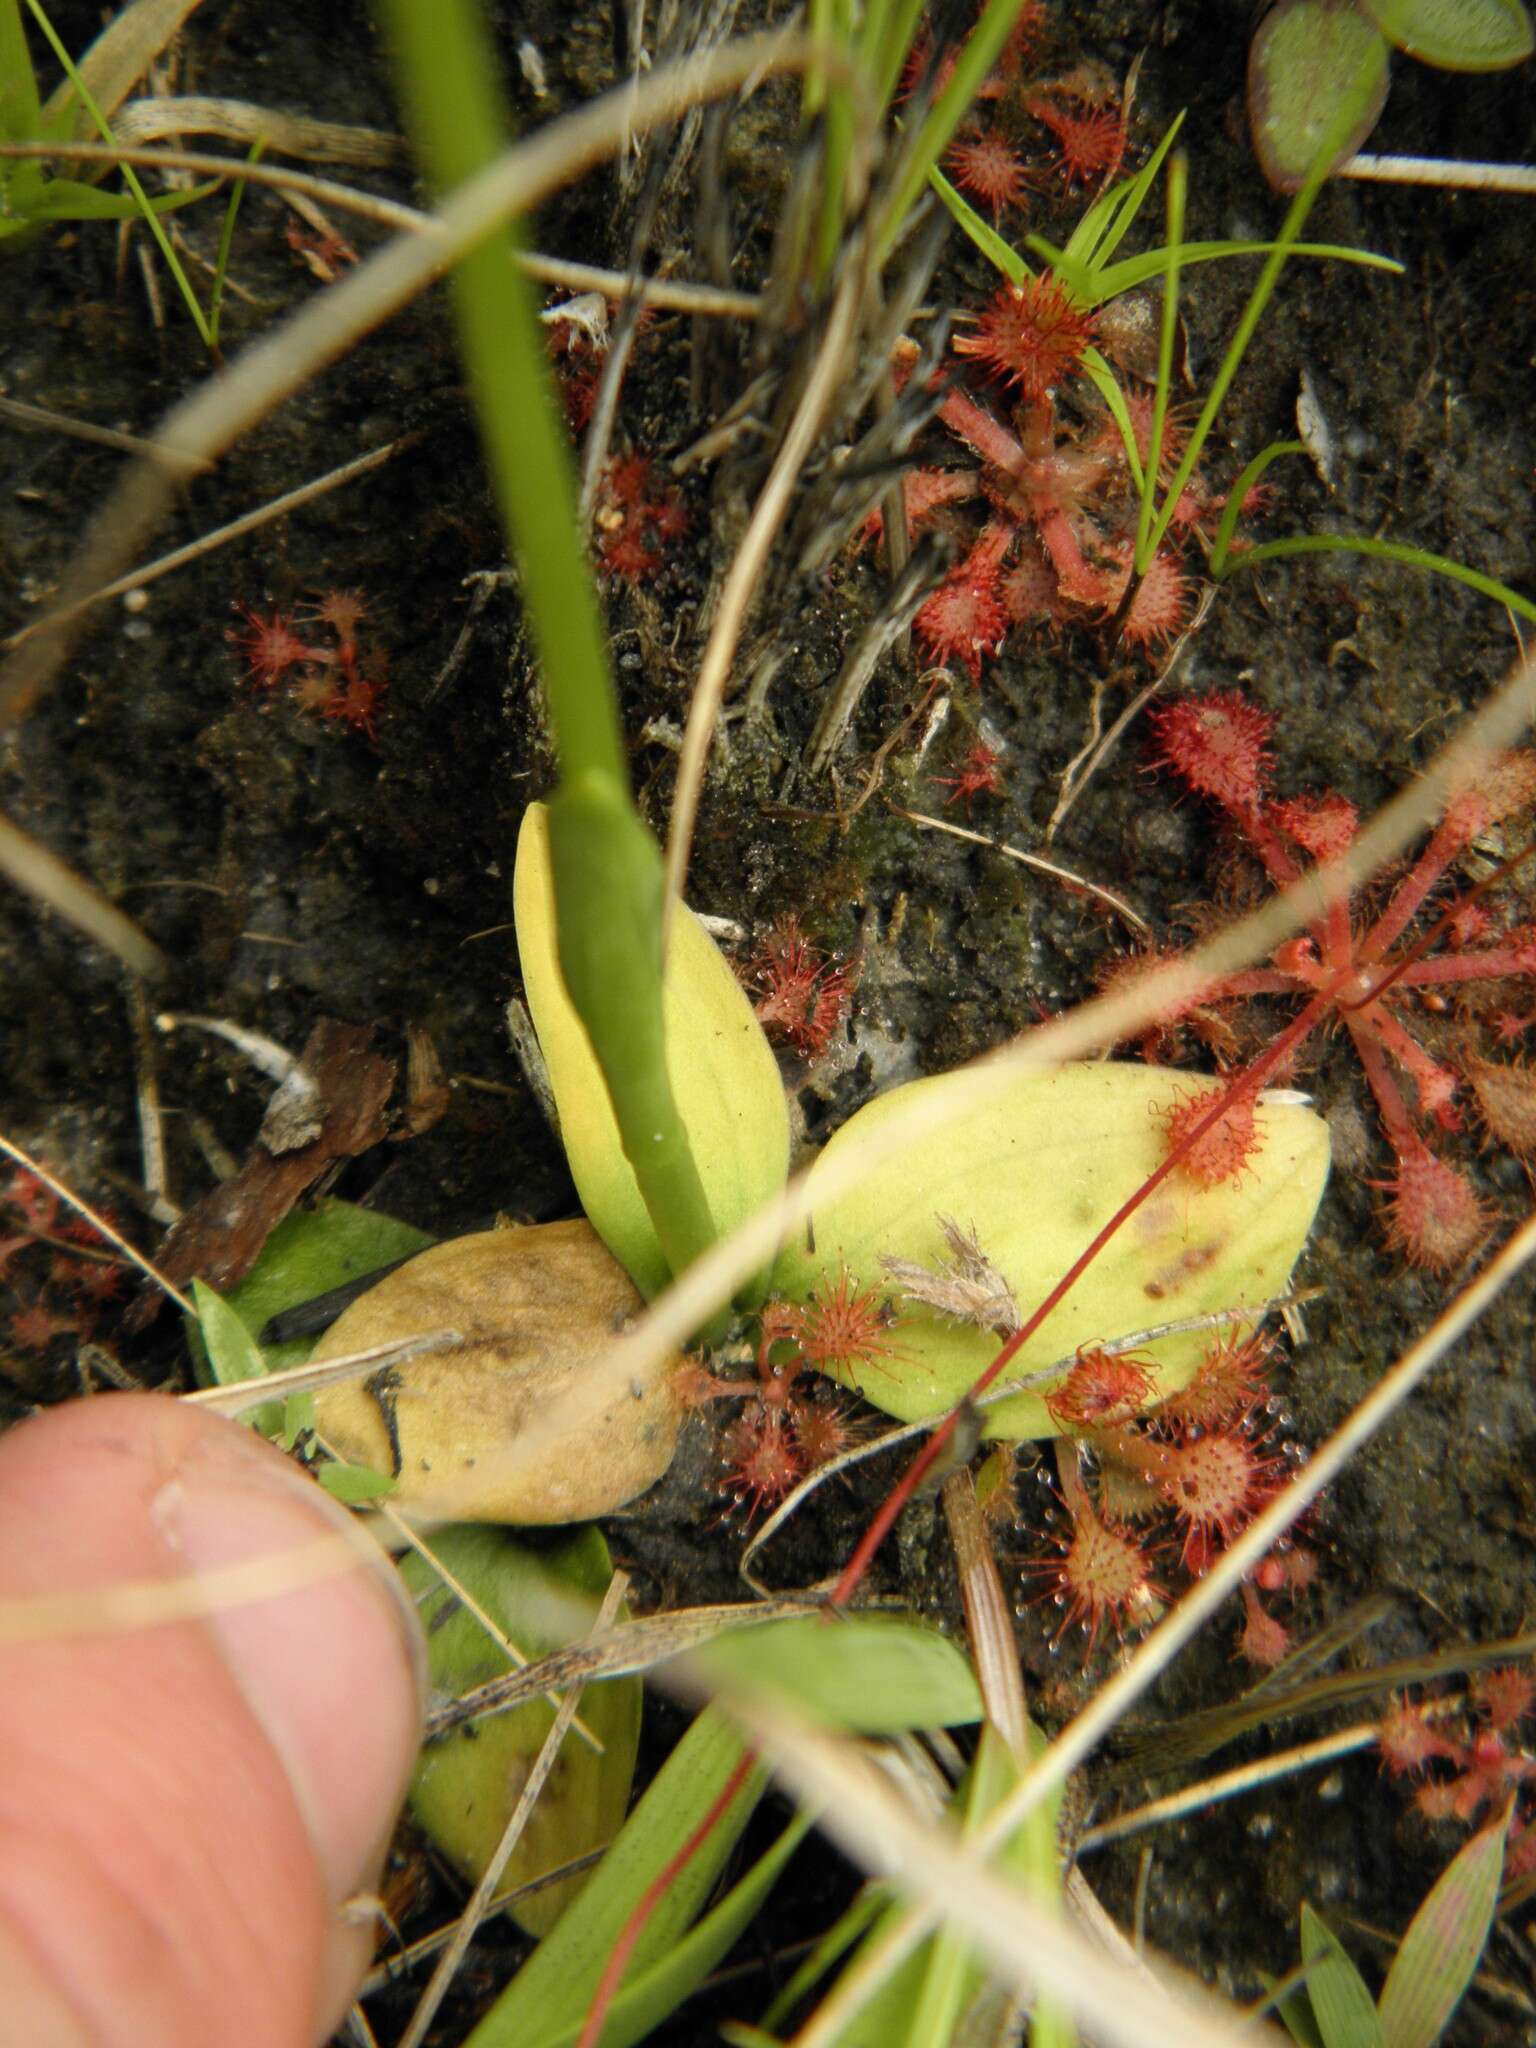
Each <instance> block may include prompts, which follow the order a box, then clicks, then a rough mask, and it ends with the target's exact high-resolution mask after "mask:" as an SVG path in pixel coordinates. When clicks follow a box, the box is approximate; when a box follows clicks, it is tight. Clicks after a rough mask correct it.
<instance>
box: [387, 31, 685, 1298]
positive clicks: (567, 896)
mask: <svg viewBox="0 0 1536 2048" xmlns="http://www.w3.org/2000/svg"><path fill="white" fill-rule="evenodd" d="M383 13H384V17H385V20H386V23H387V25H388V27H389V30H390V33H391V37H392V40H393V42H394V45H395V52H396V70H397V76H398V78H399V81H400V88H401V93H402V96H403V98H404V100H405V103H406V110H407V114H408V116H409V120H410V125H411V127H412V129H413V131H414V132H415V134H416V136H417V138H418V140H419V144H420V147H421V149H422V152H423V155H424V157H425V159H426V162H427V164H428V166H429V168H430V170H431V172H432V175H433V176H434V178H435V180H436V182H437V183H438V184H439V185H440V186H445V187H452V186H454V185H457V184H458V183H460V182H461V181H462V180H463V179H465V178H467V177H469V176H471V175H472V174H473V173H475V172H477V171H479V170H480V169H482V168H483V166H484V165H485V164H487V163H488V162H490V161H491V160H492V158H494V157H495V156H496V154H497V153H498V152H499V150H500V149H501V147H502V146H503V143H504V141H505V135H506V123H505V117H504V109H503V107H502V104H501V101H500V99H499V97H498V93H497V87H496V82H495V81H496V76H497V72H496V55H495V51H494V50H493V48H492V47H491V45H490V43H489V40H488V38H487V36H486V32H485V24H484V22H483V20H482V18H481V16H480V14H479V12H478V10H477V8H476V7H475V6H474V5H473V4H472V0H443V4H442V5H440V6H436V7H431V8H425V7H422V6H420V5H418V4H417V0H385V5H384V8H383ZM509 254H510V252H509V249H508V246H507V238H506V237H504V236H502V235H494V236H491V237H489V238H488V239H487V240H486V241H485V242H483V243H482V244H481V245H480V246H479V247H478V248H476V249H472V250H471V251H470V252H469V253H468V254H467V255H466V256H465V257H464V258H463V259H462V261H461V262H460V263H459V264H458V265H457V266H456V267H455V269H454V272H453V276H452V280H451V282H452V292H453V301H454V310H455V313H456V315H457V319H458V325H459V337H460V346H461V348H462V351H463V354H464V359H465V363H466V365H467V367H468V371H469V378H470V382H471V385H472V386H473V389H474V394H475V404H476V410H477V413H478V416H479V422H480V431H481V436H482V439H483V441H484V444H485V450H486V455H487V458H488V461H489V463H490V469H491V478H492V483H493V485H494V488H495V491H496V495H497V500H498V503H499V505H500V508H501V515H502V520H503V523H504V525H505V528H506V532H507V534H508V537H509V540H510V543H511V547H512V552H513V554H514V556H515V558H516V561H517V564H518V568H519V571H520V573H521V579H522V598H523V604H524V608H525V611H526V613H527V617H528V621H529V626H530V628H531V631H532V634H533V639H534V642H535V645H536V647H537V649H538V654H539V659H540V666H541V670H542V675H543V681H544V688H545V693H546V698H547V702H548V707H549V716H550V723H551V725H552V727H553V729H554V738H555V747H556V751H557V753H558V755H559V760H560V771H561V783H560V788H559V790H558V791H557V792H556V795H555V797H554V799H553V800H552V802H551V804H550V841H551V850H552V859H553V865H554V869H555V894H556V915H557V922H558V926H559V946H560V964H561V970H562V972H563V974H564V976H565V979H566V985H567V988H568V989H569V992H570V996H571V1000H572V1002H573V1003H574V1004H575V1005H576V1008H577V1010H578V1012H579V1013H580V1015H581V1018H582V1022H583V1024H584V1025H585V1026H586V1028H587V1031H588V1033H589V1035H590V1036H591V1039H592V1045H593V1049H594V1051H595V1052H596V1054H597V1058H598V1061H599V1064H600V1065H601V1066H602V1068H603V1072H604V1079H605V1080H606V1082H607V1084H608V1091H609V1094H610V1096H611V1097H612V1101H613V1108H614V1115H615V1117H616V1119H617V1121H618V1125H619V1129H620V1133H621V1135H622V1139H623V1143H624V1148H625V1152H626V1155H627V1156H628V1157H629V1159H630V1160H631V1163H632V1164H633V1166H634V1170H635V1177H636V1179H637V1181H638V1182H639V1184H640V1189H641V1193H642V1195H643V1197H644V1199H645V1203H646V1206H647V1208H648V1209H649V1210H650V1212H651V1217H652V1220H653V1222H654V1223H655V1226H656V1234H657V1236H658V1238H659V1239H660V1241H661V1244H662V1246H663V1248H664V1250H665V1251H666V1254H667V1258H668V1261H669V1263H670V1264H671V1266H672V1269H673V1271H674V1272H678V1271H680V1270H681V1269H682V1267H683V1266H684V1265H686V1264H688V1263H689V1261H690V1260H691V1259H692V1258H694V1257H695V1256H697V1254H698V1253H699V1252H700V1251H702V1250H703V1249H704V1248H705V1246H707V1245H708V1244H710V1243H712V1242H713V1240H714V1236H715V1231H714V1226H713V1223H712V1222H711V1219H710V1215H709V1209H708V1205H707V1203H706V1202H705V1200H704V1195H703V1191H702V1188H701V1186H700V1183H699V1176H698V1171H697V1168H696V1166H695V1164H694V1161H693V1156H692V1153H691V1151H690V1149H689V1144H688V1138H687V1134H686V1132H685V1130H684V1128H683V1125H682V1121H681V1119H680V1117H679V1115H678V1113H677V1106H676V1103H675V1102H674V1100H673V1097H672V1089H671V1083H670V1081H669V1079H668V1076H667V1069H666V1063H665V1060H664V1058H663V1056H662V1042H663V1041H662V1023H661V1017H662V1008H661V1004H662V993H661V903H662V898H661V881H660V865H659V856H658V855H657V851H656V847H655V842H654V841H653V840H652V838H651V835H650V833H649V832H648V831H647V830H646V828H645V826H644V825H643V823H642V822H641V820H640V817H639V814H638V812H637V811H636V810H635V809H634V806H633V804H632V802H631V800H630V797H629V785H628V776H627V770H626V764H625V758H624V748H623V742H622V739H621V735H620V730H619V718H618V709H617V705H616V702H615V698H614V692H613V688H612V684H611V680H610V676H609V671H608V657H607V649H606V646H605V643H604V637H603V630H602V623H601V620H600V618H599V615H598V608H597V602H596V596H595V593H594V590H593V586H592V577H591V572H590V570H589V568H588V565H587V560H586V555H585V551H584V549H583V545H582V535H581V527H580V523H579V520H578V517H577V496H576V479H575V472H574V467H573V464H572V460H571V453H570V448H569V444H568V441H567V438H566V431H565V425H564V421H563V418H562V416H561V412H560V408H559V406H558V404H557V402H556V397H555V391H554V382H553V375H552V372H551V370H550V366H549V360H548V354H547V351H546V348H545V345H544V336H543V331H542V329H541V327H540V325H539V322H538V319H537V315H536V312H535V307H534V302H533V297H532V293H531V291H530V288H529V286H528V283H527V281H526V279H525V278H524V277H523V276H522V274H521V273H520V272H519V271H518V270H517V269H516V268H514V266H513V264H512V263H511V262H510V261H509V260H508V258H509Z"/></svg>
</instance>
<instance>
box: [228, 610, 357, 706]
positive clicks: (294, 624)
mask: <svg viewBox="0 0 1536 2048" xmlns="http://www.w3.org/2000/svg"><path fill="white" fill-rule="evenodd" d="M235 611H236V613H237V614H238V616H239V617H240V618H241V619H243V620H244V621H245V623H244V626H243V627H241V628H234V627H232V628H231V629H230V632H229V635H228V638H229V642H230V645H231V646H232V647H234V648H235V650H236V651H237V652H238V653H239V654H240V655H241V656H242V657H243V658H244V661H245V667H246V677H247V680H248V681H249V682H251V683H252V684H253V685H255V686H256V687H257V688H259V689H264V690H271V689H274V688H275V687H276V686H277V685H278V684H279V683H280V682H281V681H282V680H283V679H284V678H285V677H287V678H288V679H289V692H288V694H289V700H290V702H292V703H293V704H294V705H295V706H296V708H297V709H298V710H300V711H307V712H313V713H315V714H316V715H317V716H319V717H321V718H323V719H325V720H327V721H328V722H329V723H331V724H333V725H344V726H346V727H348V728H349V729H350V730H351V731H353V732H360V733H363V734H364V735H365V736H366V737H367V738H368V739H370V740H372V739H376V738H377V737H378V717H379V708H380V703H381V700H382V698H383V696H384V692H385V690H386V689H387V688H388V664H387V661H386V658H385V655H384V652H383V650H382V649H381V648H376V647H365V646H364V645H363V644H362V642H361V640H360V638H359V629H360V627H361V626H362V624H363V622H364V621H365V619H366V618H367V615H368V608H367V604H366V602H365V601H364V598H363V596H362V593H361V592H360V591H356V590H327V591H325V592H324V593H323V594H322V595H321V596H320V597H319V598H318V599H317V600H316V602H315V603H314V604H313V605H312V606H310V607H308V608H307V609H306V610H304V611H302V612H282V611H274V612H273V613H272V614H271V616H270V617H266V616H264V615H263V614H262V613H260V612H258V611H256V610H254V609H253V608H252V607H251V606H250V605H246V604H237V605H236V606H235ZM301 624H302V625H303V626H305V627H306V628H307V629H308V633H309V637H308V638H305V637H303V636H302V635H301V633H300V631H299V627H300V625H301ZM321 634H324V635H326V636H328V637H326V638H321V637H319V636H320V635H321Z"/></svg>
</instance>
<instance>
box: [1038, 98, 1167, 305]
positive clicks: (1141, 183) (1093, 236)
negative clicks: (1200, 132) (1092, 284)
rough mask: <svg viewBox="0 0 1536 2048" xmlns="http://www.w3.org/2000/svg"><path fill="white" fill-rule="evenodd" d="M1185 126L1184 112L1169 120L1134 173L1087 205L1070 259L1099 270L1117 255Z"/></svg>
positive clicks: (1069, 248) (1068, 250) (1071, 240)
mask: <svg viewBox="0 0 1536 2048" xmlns="http://www.w3.org/2000/svg"><path fill="white" fill-rule="evenodd" d="M1183 126H1184V116H1183V114H1182V112H1181V113H1178V114H1176V115H1175V116H1174V118H1173V119H1172V120H1171V121H1170V122H1169V124H1168V132H1167V133H1166V134H1165V135H1164V136H1163V137H1162V139H1161V140H1160V141H1159V143H1158V145H1157V147H1156V149H1154V150H1153V152H1152V154H1151V155H1150V156H1149V157H1148V158H1147V160H1146V162H1145V163H1144V164H1143V165H1142V167H1141V169H1140V170H1139V171H1137V173H1136V174H1135V176H1134V177H1131V178H1126V179H1125V180H1123V181H1122V183H1120V184H1118V185H1112V186H1111V187H1110V189H1109V191H1107V192H1105V193H1102V194H1101V195H1100V197H1099V198H1098V199H1096V200H1095V201H1094V203H1093V204H1092V206H1090V207H1089V208H1088V211H1087V212H1086V213H1085V214H1084V215H1083V217H1082V219H1081V220H1080V221H1079V222H1078V223H1077V226H1076V227H1075V228H1074V229H1073V230H1072V233H1071V235H1070V237H1069V238H1068V241H1067V247H1066V250H1065V252H1064V253H1065V254H1066V256H1067V258H1068V260H1069V261H1070V262H1073V263H1082V264H1085V265H1086V266H1087V267H1089V268H1090V269H1094V270H1098V269H1101V268H1102V267H1103V265H1104V264H1105V263H1107V262H1108V260H1109V258H1110V257H1111V256H1113V255H1114V253H1115V251H1116V249H1118V248H1119V246H1120V244H1121V243H1122V242H1123V241H1124V240H1125V238H1126V236H1127V235H1128V234H1129V233H1130V230H1131V227H1132V224H1133V223H1134V221H1135V219H1136V216H1137V215H1138V214H1139V213H1140V212H1141V209H1142V207H1143V206H1144V205H1145V204H1146V199H1147V194H1148V193H1149V192H1150V191H1151V190H1152V182H1153V180H1154V179H1155V178H1156V176H1157V174H1158V172H1159V170H1160V169H1161V168H1162V164H1163V159H1164V158H1165V157H1166V156H1167V154H1168V152H1169V150H1170V149H1172V147H1173V145H1174V140H1175V138H1176V137H1177V135H1178V132H1179V130H1180V129H1181V128H1182V127H1183Z"/></svg>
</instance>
